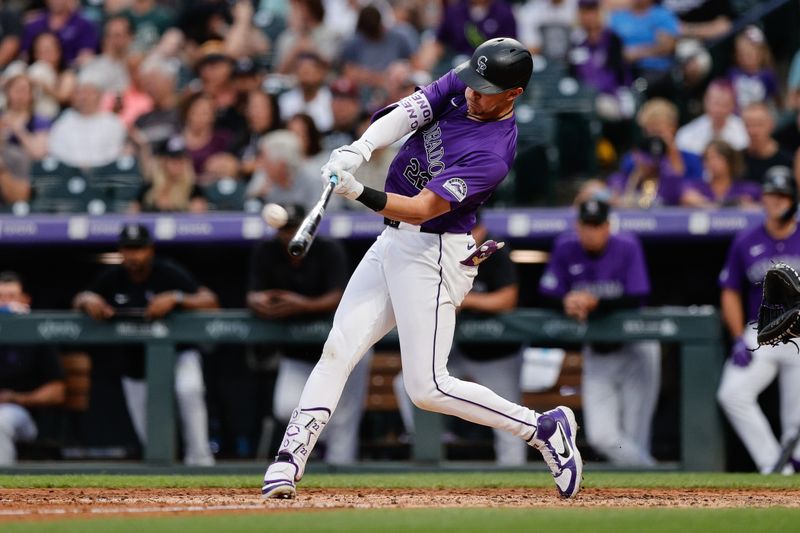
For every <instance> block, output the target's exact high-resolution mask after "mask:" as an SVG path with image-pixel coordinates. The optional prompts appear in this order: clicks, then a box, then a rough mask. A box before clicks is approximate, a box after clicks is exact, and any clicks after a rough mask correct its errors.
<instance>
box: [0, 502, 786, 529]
mask: <svg viewBox="0 0 800 533" xmlns="http://www.w3.org/2000/svg"><path fill="white" fill-rule="evenodd" d="M798 527H800V511H796V510H791V509H753V510H749V509H719V510H709V509H649V510H639V509H574V508H573V509H391V510H377V509H369V510H341V511H325V512H324V513H323V512H305V513H288V512H287V513H273V514H260V515H259V514H244V515H231V514H224V515H206V516H191V517H177V518H176V517H147V518H133V519H130V518H113V519H89V520H65V521H58V522H55V521H47V522H28V523H24V522H18V523H5V524H3V532H4V533H18V532H22V533H27V532H31V531H36V532H37V533H38V532H41V533H67V532H81V533H95V532H104V533H105V532H109V533H115V532H118V533H129V532H140V531H147V533H162V532H164V533H167V532H169V533H172V532H175V531H181V532H188V531H203V532H206V531H208V532H214V533H228V532H231V533H232V532H239V531H269V532H270V533H272V532H278V531H293V532H303V533H311V532H317V531H326V532H328V531H330V532H348V533H349V532H356V531H381V532H382V533H388V532H393V531H403V532H429V531H436V532H457V533H469V532H473V531H474V532H486V531H492V532H498V533H499V532H519V531H536V532H544V531H547V532H550V531H557V532H558V531H566V532H569V533H578V532H581V531H591V532H592V533H606V532H607V533H628V532H631V533H634V532H635V533H639V532H645V531H646V532H647V533H660V532H673V531H680V532H681V533H691V532H698V533H700V532H702V533H708V532H715V531H724V532H725V533H736V532H739V531H741V532H747V533H757V532H760V531H786V532H789V531H797V530H798Z"/></svg>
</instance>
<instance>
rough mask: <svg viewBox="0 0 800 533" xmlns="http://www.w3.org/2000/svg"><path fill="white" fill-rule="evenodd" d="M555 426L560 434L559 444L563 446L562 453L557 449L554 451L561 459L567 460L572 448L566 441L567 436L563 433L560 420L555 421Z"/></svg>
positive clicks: (570, 455)
mask: <svg viewBox="0 0 800 533" xmlns="http://www.w3.org/2000/svg"><path fill="white" fill-rule="evenodd" d="M557 426H558V433H559V434H560V435H561V444H562V445H563V446H564V453H562V452H559V451H558V450H556V452H557V453H558V455H559V456H560V457H561V458H562V459H564V460H566V461H569V459H570V458H571V457H572V448H570V446H569V443H568V442H567V436H566V435H565V434H564V428H562V427H561V422H557Z"/></svg>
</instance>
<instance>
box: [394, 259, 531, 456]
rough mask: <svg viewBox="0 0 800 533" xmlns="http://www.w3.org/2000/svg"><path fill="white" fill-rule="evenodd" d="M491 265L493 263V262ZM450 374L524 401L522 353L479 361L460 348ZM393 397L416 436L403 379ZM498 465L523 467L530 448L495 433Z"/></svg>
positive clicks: (453, 357)
mask: <svg viewBox="0 0 800 533" xmlns="http://www.w3.org/2000/svg"><path fill="white" fill-rule="evenodd" d="M490 261H491V259H490ZM447 367H448V370H449V371H450V373H451V374H452V375H454V376H458V377H469V378H470V379H472V380H474V381H475V382H476V383H478V384H480V385H483V386H484V387H487V388H489V389H491V390H492V391H494V392H496V393H497V394H499V395H500V396H502V397H503V398H506V399H507V400H509V401H512V402H517V403H518V402H521V401H522V390H521V389H520V385H519V377H520V374H521V372H522V352H521V351H520V352H517V353H516V354H512V355H509V356H508V357H503V358H501V359H491V360H486V361H478V360H475V359H468V358H466V357H464V356H463V355H462V354H461V352H459V351H458V349H457V348H453V350H452V351H451V352H450V360H449V362H448V365H447ZM393 386H394V394H395V397H397V406H398V409H399V410H400V416H401V418H402V419H403V425H404V426H405V427H406V431H408V432H409V433H412V434H413V433H414V412H413V408H412V404H411V399H410V398H409V397H408V394H407V393H406V391H405V384H404V383H403V375H402V374H398V375H397V376H395V379H394V382H393ZM492 432H493V433H494V455H495V462H496V463H497V464H498V465H500V466H521V465H524V464H525V463H526V461H527V459H528V446H527V445H526V444H525V442H524V441H522V440H520V439H518V438H517V437H516V436H515V435H512V434H511V433H507V432H505V431H501V430H498V429H494V430H493V431H492Z"/></svg>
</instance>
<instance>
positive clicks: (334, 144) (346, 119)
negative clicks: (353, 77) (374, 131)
mask: <svg viewBox="0 0 800 533" xmlns="http://www.w3.org/2000/svg"><path fill="white" fill-rule="evenodd" d="M390 70H391V67H390ZM331 96H332V100H331V113H332V114H333V127H332V128H331V130H330V131H329V132H328V133H326V134H325V139H324V140H323V141H322V144H323V146H324V148H325V150H327V151H331V150H334V149H335V148H338V147H339V146H344V145H345V144H350V143H351V142H353V141H354V140H355V139H356V137H355V134H356V128H357V127H358V122H359V119H360V118H361V114H362V110H361V99H360V98H359V94H358V87H357V86H356V84H355V83H353V82H352V81H350V80H349V79H347V78H339V79H338V80H336V81H334V82H333V83H331ZM398 100H399V99H398ZM398 100H394V101H395V102H396V101H398Z"/></svg>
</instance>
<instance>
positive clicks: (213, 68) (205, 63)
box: [196, 41, 245, 133]
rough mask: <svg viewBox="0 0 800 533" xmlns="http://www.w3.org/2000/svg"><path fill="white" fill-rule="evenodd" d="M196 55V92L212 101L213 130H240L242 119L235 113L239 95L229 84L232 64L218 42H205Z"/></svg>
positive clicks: (233, 65) (231, 76) (243, 123)
mask: <svg viewBox="0 0 800 533" xmlns="http://www.w3.org/2000/svg"><path fill="white" fill-rule="evenodd" d="M200 53H201V57H200V60H199V61H198V63H197V65H196V68H197V74H198V77H199V79H200V90H201V92H203V93H204V94H206V95H207V96H209V97H210V98H211V99H212V100H213V102H214V112H215V116H216V119H215V122H214V125H215V127H216V128H218V129H224V130H227V131H228V132H230V133H235V132H238V131H241V130H243V129H244V127H245V120H244V117H242V116H241V115H240V114H239V113H238V111H237V110H236V104H237V103H238V97H239V94H238V92H237V91H236V85H235V84H234V83H233V69H234V67H235V66H236V63H235V62H234V60H233V58H232V57H231V56H229V55H228V54H227V53H226V52H225V48H224V45H223V43H222V42H220V41H208V42H207V43H205V44H203V46H202V47H201V48H200Z"/></svg>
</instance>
